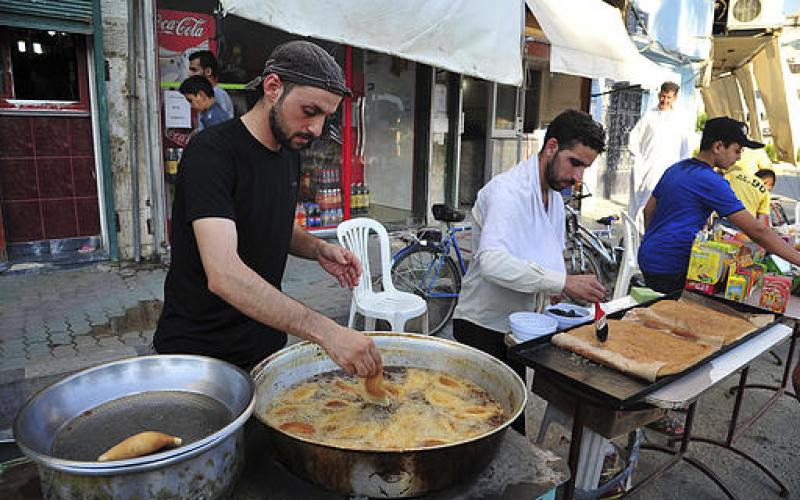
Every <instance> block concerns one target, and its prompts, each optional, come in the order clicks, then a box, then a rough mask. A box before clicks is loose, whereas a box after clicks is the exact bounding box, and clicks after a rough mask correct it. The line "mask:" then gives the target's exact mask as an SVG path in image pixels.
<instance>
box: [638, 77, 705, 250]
mask: <svg viewBox="0 0 800 500" xmlns="http://www.w3.org/2000/svg"><path fill="white" fill-rule="evenodd" d="M679 89H680V87H679V86H678V84H676V83H674V82H664V83H663V84H661V91H660V92H659V93H658V106H657V107H656V108H654V109H651V110H650V111H648V112H646V113H645V114H644V116H642V118H641V119H640V120H639V122H638V123H637V124H636V126H634V127H633V129H632V130H631V132H630V135H629V136H628V150H629V151H630V152H631V155H632V157H633V169H632V170H631V190H630V199H629V202H628V215H630V217H631V218H632V219H633V220H634V221H636V226H637V228H638V229H639V232H640V233H642V234H643V233H644V216H643V214H644V206H645V204H647V200H648V199H650V194H652V192H653V189H655V187H656V184H658V181H659V180H660V179H661V175H662V174H663V173H664V171H666V170H667V168H669V167H670V166H671V165H672V164H673V163H677V162H678V161H680V160H682V159H683V158H686V157H688V156H689V132H690V130H689V128H690V127H689V122H688V120H687V119H686V116H685V115H684V114H683V113H681V112H680V111H678V110H676V109H673V105H674V104H675V100H676V99H677V98H678V90H679Z"/></svg>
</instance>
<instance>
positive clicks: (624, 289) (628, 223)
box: [613, 211, 640, 299]
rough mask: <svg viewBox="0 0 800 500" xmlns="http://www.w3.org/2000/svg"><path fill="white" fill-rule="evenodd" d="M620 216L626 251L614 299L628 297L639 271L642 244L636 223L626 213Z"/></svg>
mask: <svg viewBox="0 0 800 500" xmlns="http://www.w3.org/2000/svg"><path fill="white" fill-rule="evenodd" d="M620 215H621V216H622V222H623V223H624V225H625V232H624V233H623V236H622V245H623V247H624V248H625V249H624V250H623V252H622V261H621V262H620V265H619V272H618V273H617V281H616V283H615V284H614V296H613V298H614V299H619V298H621V297H624V296H626V295H628V290H629V289H630V286H631V278H633V275H634V273H636V272H638V271H639V261H638V260H637V255H638V254H639V242H640V238H639V230H638V229H637V228H636V222H635V221H634V220H633V219H631V218H630V216H629V215H628V214H627V213H626V212H624V211H623V212H622V213H621V214H620Z"/></svg>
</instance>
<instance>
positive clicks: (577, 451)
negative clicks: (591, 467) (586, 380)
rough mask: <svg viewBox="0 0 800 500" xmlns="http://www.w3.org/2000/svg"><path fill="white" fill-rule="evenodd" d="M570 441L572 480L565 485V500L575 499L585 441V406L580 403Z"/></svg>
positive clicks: (569, 462)
mask: <svg viewBox="0 0 800 500" xmlns="http://www.w3.org/2000/svg"><path fill="white" fill-rule="evenodd" d="M570 439H571V441H570V443H569V460H568V461H567V465H568V466H569V472H570V478H569V481H567V482H566V483H565V484H564V500H572V499H573V498H574V497H575V475H576V473H577V471H578V459H579V457H580V456H581V441H583V405H582V404H581V403H580V402H578V404H577V405H576V406H575V416H574V417H573V420H572V437H571V438H570Z"/></svg>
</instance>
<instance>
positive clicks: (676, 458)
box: [628, 401, 737, 499]
mask: <svg viewBox="0 0 800 500" xmlns="http://www.w3.org/2000/svg"><path fill="white" fill-rule="evenodd" d="M696 409H697V401H695V402H694V403H692V404H691V405H689V409H688V411H687V412H686V424H685V425H684V428H685V430H684V432H683V438H681V447H680V448H679V449H677V450H676V449H674V448H668V447H666V446H661V445H656V444H647V445H642V447H641V448H642V449H643V450H653V451H658V452H661V453H667V454H669V455H672V458H671V459H670V460H668V461H667V462H665V463H663V464H662V465H660V466H659V467H658V468H657V469H656V470H655V471H653V472H651V473H650V475H648V476H647V477H645V478H644V479H642V480H641V481H639V482H638V483H636V484H635V485H634V486H633V488H631V490H630V491H629V492H628V494H633V493H634V492H635V491H637V490H639V489H640V488H642V487H643V486H645V485H646V484H648V483H649V482H651V481H654V480H656V479H658V478H659V477H661V476H663V475H664V473H666V472H667V471H668V470H669V469H671V468H672V467H674V466H675V465H677V464H678V463H680V462H681V461H682V460H685V461H686V462H687V463H688V464H689V465H691V466H692V467H694V468H696V469H697V470H698V471H700V472H701V473H702V474H703V475H705V476H706V477H708V478H709V479H711V480H712V481H713V482H714V484H716V485H717V486H718V487H719V489H721V490H722V491H723V492H724V493H725V495H727V496H728V498H731V499H736V498H737V497H736V495H735V494H734V493H733V492H732V491H731V490H730V489H728V487H727V486H726V485H725V483H724V482H723V481H722V478H720V477H719V476H718V475H717V474H716V473H715V472H714V471H712V470H711V469H710V468H709V467H708V466H707V465H705V464H704V463H702V462H700V461H699V460H697V459H695V458H692V457H689V456H686V452H687V451H688V449H689V443H690V442H691V441H692V440H693V438H692V427H693V426H694V415H695V411H696Z"/></svg>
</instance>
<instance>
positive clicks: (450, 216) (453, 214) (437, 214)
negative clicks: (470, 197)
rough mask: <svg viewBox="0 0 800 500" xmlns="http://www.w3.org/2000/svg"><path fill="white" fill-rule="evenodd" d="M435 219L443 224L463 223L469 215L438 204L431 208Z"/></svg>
mask: <svg viewBox="0 0 800 500" xmlns="http://www.w3.org/2000/svg"><path fill="white" fill-rule="evenodd" d="M431 210H432V211H433V218H434V219H436V220H438V221H441V222H461V221H462V220H464V218H466V216H467V214H465V213H464V212H462V211H461V210H457V209H455V208H453V207H448V206H447V205H445V204H443V203H437V204H435V205H433V206H432V207H431Z"/></svg>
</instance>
